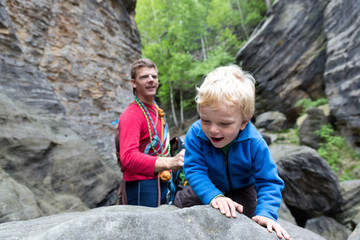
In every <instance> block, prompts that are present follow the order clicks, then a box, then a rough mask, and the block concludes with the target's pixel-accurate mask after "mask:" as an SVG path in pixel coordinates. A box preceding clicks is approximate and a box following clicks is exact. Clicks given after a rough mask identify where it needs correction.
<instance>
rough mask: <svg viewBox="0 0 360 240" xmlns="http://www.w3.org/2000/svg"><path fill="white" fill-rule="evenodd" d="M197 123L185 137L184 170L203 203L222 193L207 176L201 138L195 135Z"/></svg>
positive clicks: (197, 127)
mask: <svg viewBox="0 0 360 240" xmlns="http://www.w3.org/2000/svg"><path fill="white" fill-rule="evenodd" d="M198 131H199V125H197V126H196V123H195V124H193V126H192V127H191V128H190V129H189V131H188V132H187V134H186V137H185V149H186V151H185V160H184V172H185V177H186V179H187V180H188V181H189V184H190V186H191V187H192V189H193V190H194V192H195V193H196V195H197V196H198V197H199V198H200V200H201V201H202V202H203V203H204V204H209V203H210V202H211V200H212V199H213V198H214V197H216V196H218V195H222V192H221V191H220V190H219V189H217V188H216V187H215V185H214V184H213V183H212V182H211V180H210V179H209V177H208V174H207V172H208V169H207V165H206V159H205V154H206V153H205V152H204V149H203V146H202V143H201V139H200V138H199V137H198V136H197V132H198Z"/></svg>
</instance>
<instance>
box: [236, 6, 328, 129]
mask: <svg viewBox="0 0 360 240" xmlns="http://www.w3.org/2000/svg"><path fill="white" fill-rule="evenodd" d="M327 2H328V1H324V0H323V1H318V0H295V1H293V0H279V1H275V3H274V4H273V6H272V14H270V15H269V16H268V18H267V20H266V21H264V22H263V23H262V24H261V25H260V26H259V27H258V28H257V30H255V32H254V33H253V34H252V36H251V37H250V39H249V41H248V42H247V43H246V45H245V46H244V47H243V48H242V49H241V50H240V51H239V52H238V54H237V56H236V61H237V62H239V63H240V64H241V65H243V66H244V67H245V68H247V69H249V70H250V71H251V72H252V73H253V74H254V76H255V79H256V80H257V82H258V86H257V93H256V94H257V99H256V104H257V105H256V108H257V110H258V112H259V113H262V112H267V111H279V112H282V113H284V114H285V115H286V117H287V118H288V120H289V121H290V122H294V121H295V120H296V117H297V116H298V114H299V111H300V109H297V108H296V107H295V104H296V102H297V101H298V100H300V99H303V98H311V99H316V98H320V97H324V96H325V93H324V81H323V72H324V67H325V62H326V37H325V33H324V31H323V24H324V19H323V11H324V9H325V7H326V4H327Z"/></svg>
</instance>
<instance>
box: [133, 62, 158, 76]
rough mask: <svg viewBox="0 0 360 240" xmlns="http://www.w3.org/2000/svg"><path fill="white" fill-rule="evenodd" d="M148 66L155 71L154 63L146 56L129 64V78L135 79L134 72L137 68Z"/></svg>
mask: <svg viewBox="0 0 360 240" xmlns="http://www.w3.org/2000/svg"><path fill="white" fill-rule="evenodd" d="M143 67H148V68H155V69H156V72H157V67H156V64H155V63H154V62H153V61H152V60H150V59H147V58H142V59H138V60H136V61H135V62H133V63H132V64H131V67H130V75H131V79H136V73H137V70H138V69H139V68H143Z"/></svg>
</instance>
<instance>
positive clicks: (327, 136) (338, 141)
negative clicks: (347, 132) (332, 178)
mask: <svg viewBox="0 0 360 240" xmlns="http://www.w3.org/2000/svg"><path fill="white" fill-rule="evenodd" d="M315 133H316V134H317V135H319V136H320V138H321V139H322V140H323V142H322V143H320V148H319V149H318V150H317V151H318V153H319V154H320V156H321V157H322V158H324V159H325V160H326V161H327V162H328V163H329V165H330V166H331V168H332V169H333V170H334V172H335V173H336V174H337V175H338V177H339V180H340V181H345V180H350V179H356V178H359V177H360V155H359V154H358V153H357V152H355V151H354V150H353V149H351V148H350V147H349V146H348V145H347V144H346V141H345V139H344V138H342V137H339V136H336V135H335V131H334V129H333V127H332V126H331V125H330V124H327V125H324V126H322V127H321V129H320V130H318V131H316V132H315Z"/></svg>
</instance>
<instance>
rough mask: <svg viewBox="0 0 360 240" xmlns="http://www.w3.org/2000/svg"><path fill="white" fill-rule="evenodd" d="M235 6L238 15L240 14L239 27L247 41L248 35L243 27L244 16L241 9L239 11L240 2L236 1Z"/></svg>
mask: <svg viewBox="0 0 360 240" xmlns="http://www.w3.org/2000/svg"><path fill="white" fill-rule="evenodd" d="M236 5H237V8H238V10H239V13H240V21H241V24H240V25H241V28H242V29H243V31H244V34H245V37H246V39H249V34H248V32H247V29H246V27H245V25H244V14H243V12H242V9H241V7H240V2H239V0H236Z"/></svg>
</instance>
